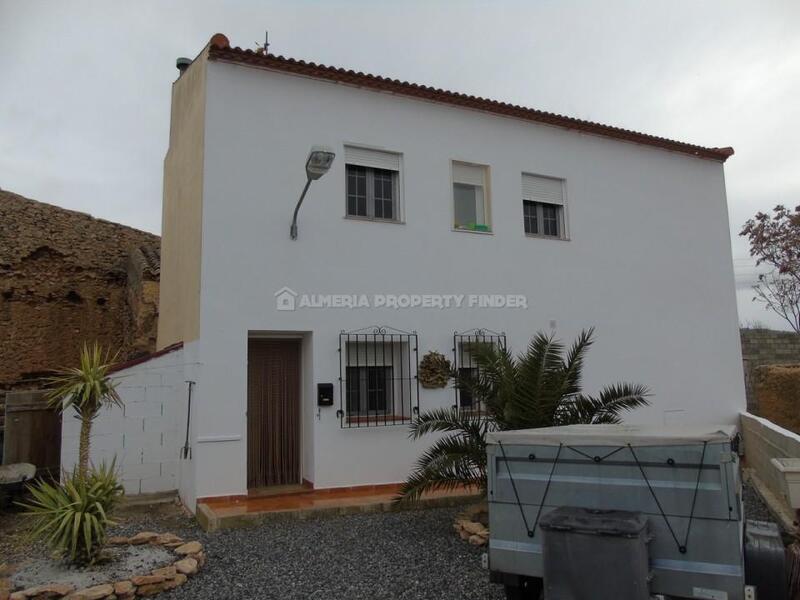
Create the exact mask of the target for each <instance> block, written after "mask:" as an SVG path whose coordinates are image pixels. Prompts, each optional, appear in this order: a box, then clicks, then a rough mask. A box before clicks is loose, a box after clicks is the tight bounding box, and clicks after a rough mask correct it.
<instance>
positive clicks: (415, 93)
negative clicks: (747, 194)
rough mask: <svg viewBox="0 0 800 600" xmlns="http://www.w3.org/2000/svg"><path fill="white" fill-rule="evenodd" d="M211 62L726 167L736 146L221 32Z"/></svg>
mask: <svg viewBox="0 0 800 600" xmlns="http://www.w3.org/2000/svg"><path fill="white" fill-rule="evenodd" d="M208 58H209V60H219V61H223V62H232V63H238V64H244V65H248V66H254V67H260V68H266V69H270V70H275V71H281V72H284V73H291V74H295V75H303V76H306V77H312V78H315V79H321V80H325V81H332V82H336V83H344V84H349V85H353V86H356V87H361V88H366V89H371V90H376V91H383V92H390V93H393V94H397V95H400V96H406V97H409V98H417V99H423V100H428V101H431V102H437V103H441V104H448V105H451V106H457V107H460V108H470V109H474V110H480V111H483V112H488V113H491V114H496V115H501V116H507V117H513V118H517V119H522V120H524V121H529V122H534V123H541V124H545V125H552V126H555V127H561V128H564V129H569V130H571V131H578V132H583V133H588V134H591V135H597V136H601V137H605V138H611V139H615V140H622V141H627V142H632V143H636V144H643V145H647V146H653V147H656V148H661V149H663V150H669V151H672V152H679V153H681V154H688V155H690V156H694V157H697V158H704V159H709V160H715V161H719V162H722V163H724V162H725V161H726V160H728V158H730V157H731V156H733V154H734V150H733V148H731V147H729V146H728V147H724V148H707V147H704V146H697V145H694V144H687V143H685V142H679V141H676V140H670V139H667V138H662V137H658V136H654V135H649V134H646V133H640V132H637V131H632V130H629V129H622V128H620V127H613V126H611V125H603V124H602V123H595V122H593V121H585V120H582V119H576V118H574V117H567V116H564V115H558V114H555V113H549V112H545V111H540V110H536V109H532V108H526V107H524V106H518V105H514V104H508V103H506V102H499V101H497V100H490V99H487V98H481V97H478V96H470V95H467V94H460V93H458V92H451V91H447V90H442V89H438V88H432V87H428V86H424V85H419V84H416V83H409V82H407V81H400V80H397V79H388V78H385V77H380V76H378V75H370V74H366V73H361V72H356V71H352V70H347V69H341V68H336V67H329V66H326V65H322V64H316V63H313V62H305V61H303V60H295V59H293V58H286V57H283V56H275V55H273V54H263V53H259V52H254V51H253V50H249V49H248V50H243V49H242V48H239V47H235V48H233V47H231V46H230V43H229V41H228V38H227V37H226V36H225V35H223V34H220V33H217V34H215V35H214V36H213V37H212V38H211V40H210V42H209V45H208Z"/></svg>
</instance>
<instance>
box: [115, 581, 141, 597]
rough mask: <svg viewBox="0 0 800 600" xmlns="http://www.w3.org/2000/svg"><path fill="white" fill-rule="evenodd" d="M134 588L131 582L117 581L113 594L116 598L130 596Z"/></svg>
mask: <svg viewBox="0 0 800 600" xmlns="http://www.w3.org/2000/svg"><path fill="white" fill-rule="evenodd" d="M135 589H136V588H135V587H134V585H133V582H132V581H127V580H126V581H118V582H117V583H115V584H114V593H115V594H116V595H117V596H124V595H126V594H132V593H133V592H134V590H135Z"/></svg>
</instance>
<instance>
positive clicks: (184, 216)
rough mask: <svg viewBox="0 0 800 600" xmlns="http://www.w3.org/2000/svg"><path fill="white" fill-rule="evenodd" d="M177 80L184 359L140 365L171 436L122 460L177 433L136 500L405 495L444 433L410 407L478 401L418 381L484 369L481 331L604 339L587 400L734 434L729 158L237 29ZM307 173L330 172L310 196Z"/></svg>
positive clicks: (172, 265) (502, 338) (175, 299)
mask: <svg viewBox="0 0 800 600" xmlns="http://www.w3.org/2000/svg"><path fill="white" fill-rule="evenodd" d="M179 67H180V69H181V74H180V77H179V78H178V79H177V81H176V82H175V83H174V86H173V96H172V126H171V131H170V142H169V151H168V153H167V157H166V161H165V166H164V204H163V242H162V253H161V254H162V264H161V305H160V320H159V331H158V346H159V348H162V349H166V350H171V352H163V353H162V354H161V355H160V356H158V357H157V358H154V359H153V361H150V363H142V364H140V365H137V366H134V367H131V368H130V369H128V370H126V371H125V372H124V374H125V376H126V377H127V378H128V381H144V383H142V384H141V385H139V384H138V383H137V384H136V386H138V387H144V388H147V386H148V385H156V383H157V387H159V389H160V390H161V391H159V392H158V394H160V395H159V396H158V397H159V398H160V400H159V402H160V406H161V415H162V419H165V420H168V422H169V423H170V425H169V427H165V426H164V424H163V422H162V423H161V424H160V425H157V424H156V423H157V417H158V414H157V412H158V410H157V409H152V407H151V408H150V409H148V408H147V407H146V401H147V398H149V396H148V390H149V388H147V389H145V392H143V394H139V393H138V392H137V394H139V395H137V396H136V397H135V398H134V400H135V402H134V404H135V403H136V402H144V403H145V404H143V405H142V406H141V409H142V412H141V413H140V414H141V419H142V428H143V429H146V428H147V427H150V426H151V425H152V426H153V427H160V428H161V429H164V430H166V429H169V431H168V432H166V435H167V437H165V431H162V432H161V434H162V435H161V437H160V438H157V437H156V436H155V434H153V436H151V437H150V438H147V437H146V436H144V437H142V440H143V442H142V444H144V447H143V448H142V449H141V452H140V453H139V454H136V453H135V452H133V451H132V450H126V452H127V451H131V452H133V454H132V455H131V456H133V458H132V459H131V460H132V462H134V463H136V462H137V461H140V462H138V463H137V467H136V468H139V466H140V465H143V466H147V459H146V457H147V456H148V453H149V452H150V451H149V450H148V448H147V447H146V446H147V444H149V443H151V442H152V440H156V439H160V440H161V444H162V445H165V447H164V449H163V451H162V452H161V454H160V455H159V456H160V458H159V457H155V458H154V459H153V460H160V461H161V463H160V464H161V466H160V467H159V469H158V470H157V471H158V473H156V469H154V468H153V469H147V468H141V469H139V471H137V472H138V473H139V475H133V476H132V477H134V478H136V477H138V478H139V483H138V484H136V485H139V488H138V489H139V490H140V491H148V490H150V491H153V490H155V489H157V488H159V487H162V488H169V487H170V486H172V488H176V487H177V488H180V491H181V496H182V498H183V499H184V500H185V501H186V503H187V505H188V506H190V507H194V505H195V502H196V500H197V498H200V497H212V496H220V495H234V496H235V495H243V494H246V493H247V492H248V490H251V489H253V488H259V487H263V486H270V485H283V484H298V483H301V482H303V481H305V482H308V483H311V484H313V485H314V486H315V487H317V488H331V487H340V486H358V485H369V484H382V483H393V482H399V481H402V480H403V479H404V478H405V476H406V475H407V473H408V472H409V469H410V467H411V466H412V464H413V463H414V461H415V459H416V458H417V457H418V456H419V454H420V452H422V451H423V450H424V448H425V444H426V443H427V442H424V441H419V442H413V441H411V440H409V438H408V423H409V421H410V420H411V419H412V418H413V416H414V415H415V414H416V412H417V411H424V410H427V409H430V408H435V407H440V406H452V405H457V406H460V407H462V408H469V407H470V403H471V402H472V399H471V398H468V397H464V396H463V395H462V396H461V397H459V396H458V394H457V393H456V392H455V390H454V389H453V388H452V387H447V388H444V389H426V388H424V387H422V386H420V385H419V380H418V378H417V368H418V362H419V360H420V359H421V358H422V357H423V355H424V354H426V353H427V352H429V351H437V352H440V353H442V354H444V355H445V356H447V357H449V358H450V360H451V361H452V363H453V366H454V367H455V368H458V369H469V368H472V365H471V362H470V357H469V351H468V349H469V342H471V341H474V340H475V339H479V340H483V341H485V342H488V343H496V344H504V345H506V346H507V347H508V348H510V349H512V350H515V351H521V350H524V348H525V347H526V346H527V344H528V342H529V340H530V338H531V336H532V335H533V334H534V333H535V332H536V331H537V330H545V331H549V330H556V331H557V333H558V335H559V337H561V338H563V339H565V340H566V341H569V340H570V339H571V338H572V337H573V336H574V335H576V334H577V333H578V332H579V331H580V330H581V329H582V328H585V327H589V326H595V327H596V336H597V343H596V344H595V346H594V348H593V350H592V352H591V353H590V357H589V362H588V364H587V365H586V381H585V383H586V387H587V389H593V388H595V387H596V386H599V385H601V384H605V383H609V382H613V381H617V380H623V379H624V380H635V381H640V382H642V383H645V384H647V385H648V386H649V387H650V388H651V389H652V391H653V393H654V396H653V397H652V404H651V405H650V406H649V407H647V408H643V409H640V410H638V411H636V412H634V413H631V414H630V415H628V419H629V420H630V421H631V422H650V423H671V424H672V423H680V422H705V423H712V422H714V423H717V422H722V423H733V422H734V421H735V420H736V418H737V414H738V412H739V411H740V410H742V409H744V390H743V381H742V366H741V356H740V348H739V336H738V326H737V325H738V320H737V313H736V304H735V295H734V275H733V267H732V260H731V249H730V239H729V228H728V217H727V206H726V197H725V179H724V171H723V164H724V162H725V160H726V159H727V158H729V157H730V156H731V155H732V154H733V151H732V149H730V148H705V147H700V146H695V145H691V144H686V143H681V142H676V141H671V140H667V139H664V138H660V137H654V136H651V135H646V134H642V133H636V132H633V131H629V130H625V129H619V128H616V127H610V126H606V125H601V124H597V123H592V122H587V121H582V120H579V119H573V118H569V117H564V116H559V115H555V114H551V113H545V112H541V111H537V110H533V109H528V108H524V107H520V106H513V105H510V104H505V103H502V102H497V101H493V100H487V99H483V98H476V97H473V96H466V95H463V94H458V93H454V92H449V91H444V90H440V89H435V88H430V87H425V86H421V85H416V84H412V83H407V82H402V81H397V80H392V79H385V78H382V77H378V76H373V75H367V74H363V73H357V72H353V71H347V70H344V69H338V68H333V67H327V66H323V65H317V64H313V63H307V62H303V61H297V60H293V59H288V58H284V57H282V56H273V55H269V54H263V53H258V52H254V51H251V50H242V49H240V48H234V47H231V46H230V44H229V42H228V39H227V38H226V37H225V36H224V35H221V34H217V35H215V36H213V37H212V38H211V41H210V43H209V44H208V46H206V47H205V48H204V49H203V51H202V52H201V53H200V54H199V55H198V56H197V57H196V58H195V59H194V60H193V61H185V60H184V61H182V62H180V61H179ZM312 148H313V149H316V153H312V154H311V155H310V152H311V150H312ZM329 153H330V154H333V155H334V156H333V157H331V156H330V154H329ZM331 158H332V162H330V161H331ZM308 161H310V162H311V164H310V165H308V166H309V168H310V169H311V170H312V171H314V169H319V170H318V171H317V172H315V173H314V176H317V175H319V174H320V173H322V175H321V177H319V178H318V179H316V180H312V181H311V184H310V187H306V184H307V181H309V179H308V178H307V172H306V167H307V162H308ZM304 188H306V194H305V198H304V200H303V203H302V205H301V206H300V209H299V212H298V213H297V226H298V230H297V233H298V235H297V239H292V236H291V235H290V225H291V222H292V216H293V213H294V210H295V207H296V205H297V202H298V198H299V197H300V195H301V192H302V191H303V189H304ZM476 336H478V337H476ZM170 357H171V358H170ZM154 361H155V363H154ZM148 364H150V367H148ZM153 364H155V366H153ZM146 368H149V369H150V371H148V374H147V377H149V378H150V379H148V380H147V381H145V379H147V378H146V377H145V376H144V374H143V373H144V371H137V369H139V370H141V369H145V370H146ZM158 369H161V371H160V372H161V374H160V375H159V376H158V377H156V379H155V380H153V379H152V376H153V373H156V372H157V371H158ZM167 372H169V375H167V374H166V373H167ZM137 373H138V374H137ZM137 377H138V378H139V379H137ZM148 381H149V383H148ZM154 381H155V382H156V383H154ZM185 381H191V382H193V383H192V384H191V410H190V411H189V410H188V403H189V389H188V386H189V384H185V383H184V382H185ZM136 386H134V385H133V384H131V387H132V388H133V387H136ZM164 390H167V391H166V392H165V391H164ZM148 410H149V411H151V412H152V414H151V413H150V412H148ZM133 412H134V414H135V411H133ZM148 415H149V416H148ZM137 418H139V417H137ZM148 423H150V425H149V424H148ZM136 427H137V428H138V421H137V424H136ZM137 431H138V430H137ZM184 436H185V437H184ZM165 439H169V440H172V441H168V442H164V440H165ZM148 440H150V441H148ZM112 445H113V444H112ZM134 445H135V444H134ZM184 445H185V449H183V450H179V447H181V446H184ZM173 446H174V448H173ZM170 452H172V454H170ZM134 470H135V469H134ZM131 472H133V471H131ZM148 478H149V481H150V483H147V480H148ZM129 479H130V478H129ZM136 485H133V488H135V487H136Z"/></svg>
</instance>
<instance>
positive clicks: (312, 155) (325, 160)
mask: <svg viewBox="0 0 800 600" xmlns="http://www.w3.org/2000/svg"><path fill="white" fill-rule="evenodd" d="M335 156H336V155H335V154H334V152H333V149H332V148H329V147H328V146H312V147H311V152H309V153H308V158H307V159H306V177H307V179H306V185H305V186H304V187H303V192H302V193H301V194H300V199H299V200H298V201H297V206H295V207H294V216H293V217H292V226H291V228H290V229H289V235H291V236H292V239H293V240H296V239H297V211H299V210H300V205H301V204H302V203H303V198H305V197H306V192H307V191H308V188H309V186H310V185H311V182H312V181H314V180H316V179H319V178H320V177H322V176H323V175H325V173H327V172H328V170H329V169H330V168H331V165H332V164H333V158H334V157H335Z"/></svg>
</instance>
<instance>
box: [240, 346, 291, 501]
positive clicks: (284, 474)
mask: <svg viewBox="0 0 800 600" xmlns="http://www.w3.org/2000/svg"><path fill="white" fill-rule="evenodd" d="M297 483H300V340H288V339H287V340H277V339H250V340H248V342H247V487H248V488H259V487H264V486H269V485H289V484H297Z"/></svg>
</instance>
